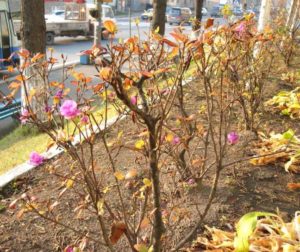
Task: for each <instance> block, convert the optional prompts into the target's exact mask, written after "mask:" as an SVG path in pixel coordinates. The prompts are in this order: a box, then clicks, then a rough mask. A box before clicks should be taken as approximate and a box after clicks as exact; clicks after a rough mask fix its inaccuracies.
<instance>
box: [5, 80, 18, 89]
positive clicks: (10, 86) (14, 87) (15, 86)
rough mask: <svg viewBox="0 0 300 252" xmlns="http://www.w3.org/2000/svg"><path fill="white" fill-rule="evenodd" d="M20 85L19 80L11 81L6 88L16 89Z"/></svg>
mask: <svg viewBox="0 0 300 252" xmlns="http://www.w3.org/2000/svg"><path fill="white" fill-rule="evenodd" d="M20 86H21V82H12V83H10V84H9V86H8V88H9V89H17V88H19V87H20Z"/></svg>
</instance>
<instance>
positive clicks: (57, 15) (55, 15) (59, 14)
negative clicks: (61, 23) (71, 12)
mask: <svg viewBox="0 0 300 252" xmlns="http://www.w3.org/2000/svg"><path fill="white" fill-rule="evenodd" d="M57 19H59V20H61V19H65V11H64V10H55V11H53V12H52V13H51V14H46V15H45V20H57Z"/></svg>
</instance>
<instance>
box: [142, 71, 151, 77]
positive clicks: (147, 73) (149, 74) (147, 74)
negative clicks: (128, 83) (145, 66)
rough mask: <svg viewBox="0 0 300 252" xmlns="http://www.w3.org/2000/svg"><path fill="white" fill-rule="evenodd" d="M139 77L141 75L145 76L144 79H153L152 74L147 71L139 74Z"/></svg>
mask: <svg viewBox="0 0 300 252" xmlns="http://www.w3.org/2000/svg"><path fill="white" fill-rule="evenodd" d="M141 75H143V76H145V77H147V78H151V77H153V74H152V73H150V72H148V71H142V72H141Z"/></svg>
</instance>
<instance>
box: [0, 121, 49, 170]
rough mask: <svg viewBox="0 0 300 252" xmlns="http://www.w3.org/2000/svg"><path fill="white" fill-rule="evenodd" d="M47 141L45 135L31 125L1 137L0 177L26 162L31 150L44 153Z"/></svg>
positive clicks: (18, 128)
mask: <svg viewBox="0 0 300 252" xmlns="http://www.w3.org/2000/svg"><path fill="white" fill-rule="evenodd" d="M48 139H49V138H48V136H47V135H46V134H42V133H40V132H39V131H38V130H37V129H36V128H35V127H34V126H32V125H25V126H19V127H17V128H16V129H14V130H13V131H12V132H11V133H10V134H8V135H7V136H5V137H3V138H2V139H1V140H0V156H1V162H0V175H1V174H3V173H4V172H6V171H8V170H9V169H11V168H12V167H14V166H16V165H19V164H21V163H24V162H26V160H28V157H29V154H30V153H31V152H32V151H33V150H35V151H37V152H43V151H45V149H46V146H47V142H48Z"/></svg>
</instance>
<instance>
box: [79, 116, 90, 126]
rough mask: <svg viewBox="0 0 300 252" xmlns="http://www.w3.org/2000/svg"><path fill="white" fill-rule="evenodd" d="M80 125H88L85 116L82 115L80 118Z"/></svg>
mask: <svg viewBox="0 0 300 252" xmlns="http://www.w3.org/2000/svg"><path fill="white" fill-rule="evenodd" d="M80 123H81V124H88V123H89V117H88V116H87V115H84V116H83V117H81V119H80Z"/></svg>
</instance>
